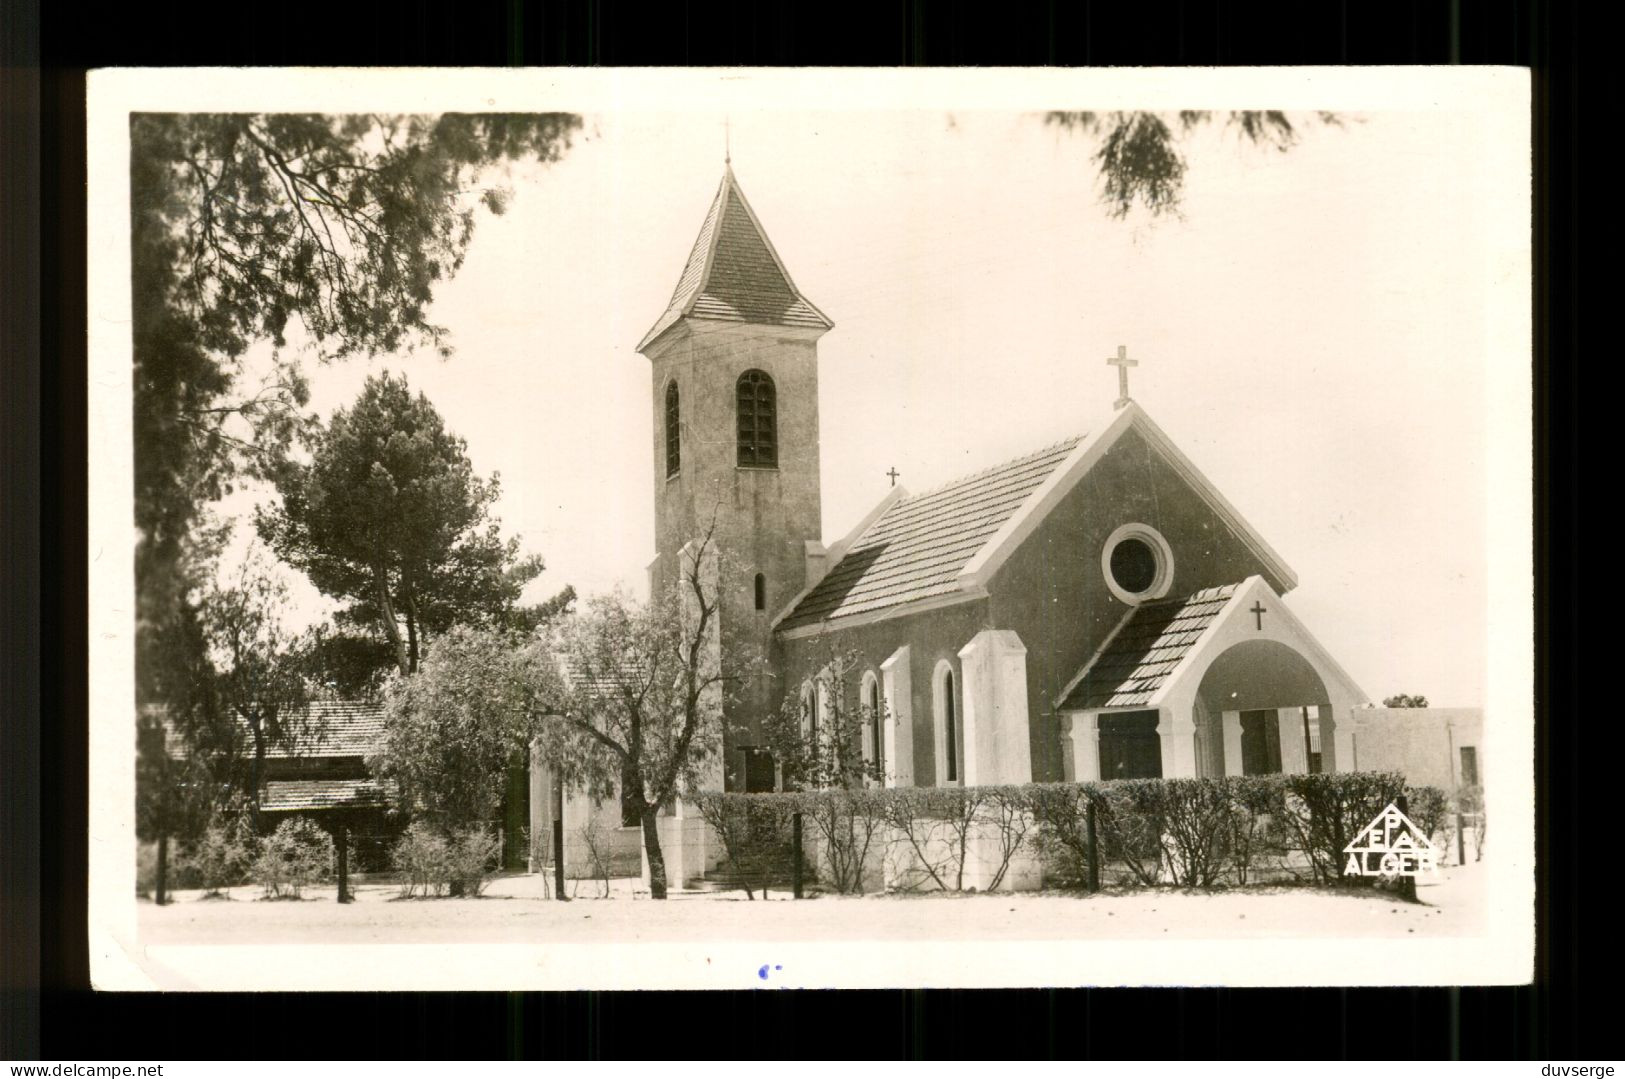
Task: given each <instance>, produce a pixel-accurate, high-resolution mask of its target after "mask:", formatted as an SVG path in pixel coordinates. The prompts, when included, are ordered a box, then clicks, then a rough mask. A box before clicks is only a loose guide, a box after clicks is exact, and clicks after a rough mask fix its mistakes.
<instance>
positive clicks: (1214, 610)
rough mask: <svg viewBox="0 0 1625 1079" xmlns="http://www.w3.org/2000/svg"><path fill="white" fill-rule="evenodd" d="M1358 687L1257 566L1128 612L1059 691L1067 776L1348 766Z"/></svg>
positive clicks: (1338, 768)
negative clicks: (1231, 579)
mask: <svg viewBox="0 0 1625 1079" xmlns="http://www.w3.org/2000/svg"><path fill="white" fill-rule="evenodd" d="M1365 700H1366V697H1365V694H1364V693H1363V692H1362V691H1361V690H1360V687H1359V686H1358V685H1356V684H1355V683H1354V681H1353V680H1352V679H1351V678H1350V677H1349V676H1348V675H1347V673H1345V672H1344V671H1343V669H1342V668H1341V667H1340V666H1338V665H1337V663H1336V661H1334V660H1333V659H1332V658H1331V656H1330V655H1329V654H1328V653H1327V652H1326V650H1325V649H1324V648H1322V647H1321V646H1320V644H1319V642H1317V641H1316V640H1315V639H1314V638H1313V637H1312V636H1310V634H1309V632H1308V630H1306V629H1305V628H1304V626H1303V624H1302V623H1301V622H1299V621H1298V620H1297V618H1296V617H1295V616H1294V615H1293V614H1292V613H1291V612H1290V611H1289V610H1288V609H1287V607H1286V604H1285V603H1283V602H1282V601H1281V598H1280V597H1279V596H1277V595H1276V594H1275V592H1274V591H1273V590H1272V589H1271V588H1270V587H1269V585H1268V584H1267V583H1266V582H1265V581H1264V580H1263V579H1262V578H1260V577H1250V578H1248V579H1247V580H1246V581H1243V582H1241V583H1239V584H1235V585H1226V586H1223V587H1221V588H1212V589H1205V590H1203V591H1201V592H1198V593H1196V594H1194V595H1192V596H1189V597H1187V598H1185V599H1181V600H1173V601H1169V602H1166V603H1155V604H1145V605H1143V606H1140V607H1137V608H1136V609H1135V610H1134V611H1132V612H1131V613H1130V614H1129V615H1128V616H1127V617H1126V618H1125V619H1124V621H1123V623H1122V625H1120V626H1119V627H1118V629H1117V631H1116V632H1115V633H1114V634H1113V635H1112V637H1111V638H1110V639H1109V640H1108V641H1107V642H1106V645H1105V646H1104V647H1103V648H1102V649H1101V651H1100V653H1099V655H1097V656H1096V657H1095V658H1094V659H1093V660H1092V661H1091V662H1090V663H1089V664H1088V665H1087V666H1085V667H1084V669H1083V670H1082V671H1080V672H1079V673H1078V675H1077V677H1076V678H1074V679H1073V681H1072V683H1071V684H1070V685H1069V686H1068V687H1067V689H1066V692H1065V693H1064V694H1063V695H1062V697H1061V699H1060V701H1058V702H1057V703H1058V708H1059V711H1060V712H1061V713H1062V714H1063V716H1064V717H1065V720H1064V722H1065V728H1064V729H1065V733H1066V743H1065V747H1064V749H1065V756H1066V775H1067V778H1068V779H1069V780H1074V781H1086V780H1110V779H1135V778H1156V777H1168V778H1172V777H1201V776H1223V775H1266V774H1271V773H1281V772H1319V771H1326V772H1331V771H1350V770H1353V769H1354V768H1356V767H1357V766H1358V762H1357V761H1356V760H1355V753H1354V737H1353V735H1354V729H1355V722H1356V717H1357V709H1358V708H1359V707H1360V706H1361V705H1362V704H1363V703H1364V702H1365Z"/></svg>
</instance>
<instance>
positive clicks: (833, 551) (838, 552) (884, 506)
mask: <svg viewBox="0 0 1625 1079" xmlns="http://www.w3.org/2000/svg"><path fill="white" fill-rule="evenodd" d="M907 495H908V492H907V490H906V489H904V488H902V487H893V488H891V489H890V490H889V491H887V493H886V497H885V498H882V499H881V500H880V501H879V502H877V503H875V507H874V509H872V510H870V511H869V512H868V514H867V515H866V516H865V517H864V518H863V520H861V521H859V522H858V523H857V527H855V528H853V529H852V531H850V532H848V533H847V534H846V535H845V536H844V537H843V538H842V539H841V540H840V542H838V543H836V544H835V545H834V546H832V547H829V548H827V549H826V551H825V555H826V558H825V561H824V575H823V577H820V578H818V580H816V581H813V582H811V583H810V584H808V585H807V586H806V587H805V588H803V589H802V590H801V591H800V592H797V593H796V595H795V598H794V599H792V600H791V601H790V602H789V603H788V604H786V605H785V608H784V610H782V611H780V612H779V613H778V614H777V615H776V616H775V617H774V619H773V621H772V622H771V623H770V626H771V628H773V629H775V630H776V629H778V628H779V623H780V622H782V621H784V620H785V619H786V618H789V617H790V615H791V613H792V612H794V611H795V609H796V608H797V607H799V606H801V601H802V600H804V599H806V598H807V597H808V596H810V595H811V594H812V590H813V589H815V588H817V587H818V586H819V585H820V584H821V583H823V580H824V577H828V576H829V571H830V570H832V569H834V568H835V567H836V566H838V565H840V564H841V559H843V558H845V557H846V552H847V551H849V550H851V549H852V545H853V544H854V543H856V542H857V541H858V539H859V538H860V537H861V536H862V535H863V534H864V533H865V532H867V531H869V526H870V525H873V524H874V523H875V522H876V521H878V520H880V518H881V517H883V516H884V515H885V513H886V511H887V510H889V509H891V508H892V507H893V506H895V505H896V504H897V501H898V500H899V499H901V498H905V497H907ZM794 632H795V631H794V630H791V631H790V633H786V634H785V636H790V634H791V633H794Z"/></svg>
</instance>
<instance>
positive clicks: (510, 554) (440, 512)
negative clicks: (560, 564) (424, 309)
mask: <svg viewBox="0 0 1625 1079" xmlns="http://www.w3.org/2000/svg"><path fill="white" fill-rule="evenodd" d="M309 441H310V444H311V454H312V456H311V460H310V462H309V463H308V464H307V463H302V462H297V461H289V462H287V463H285V464H284V465H283V466H282V467H280V468H279V469H278V470H277V472H276V485H277V490H278V491H279V492H280V493H281V495H282V504H281V506H280V507H278V508H274V509H271V510H269V511H263V512H262V513H261V514H260V517H259V528H260V534H261V535H262V536H263V537H264V538H265V539H266V541H267V542H269V543H270V544H271V546H272V547H273V548H274V549H275V550H276V552H277V554H278V555H279V556H280V557H281V558H282V559H283V560H284V561H286V562H287V563H288V564H289V565H292V566H295V567H297V568H298V569H300V570H303V571H304V573H305V574H306V575H307V576H308V577H309V578H310V580H311V582H312V583H313V584H315V586H316V587H317V588H319V589H321V591H322V592H324V593H326V594H327V595H329V596H333V597H335V598H338V599H343V600H348V601H349V606H348V608H347V609H346V610H345V611H344V612H343V614H342V616H341V620H342V621H344V622H346V623H348V624H351V625H359V626H370V627H375V628H377V629H378V630H379V632H380V633H381V635H382V636H383V638H384V640H386V641H387V642H388V643H389V646H390V649H391V650H392V652H393V654H394V661H395V664H396V666H397V668H398V669H399V670H400V672H401V673H402V674H409V673H411V672H412V671H414V670H416V669H417V666H418V657H419V654H420V650H421V647H422V644H423V640H424V635H425V634H426V633H442V632H444V631H446V630H448V629H450V628H451V627H452V626H454V625H459V624H467V625H491V624H500V623H504V622H506V621H507V620H508V617H509V615H510V613H511V612H512V611H513V609H514V606H515V604H516V602H517V601H518V599H519V594H520V592H521V591H522V590H523V589H524V587H525V585H526V583H528V582H529V581H530V580H532V579H533V578H535V577H536V576H537V575H538V574H539V573H541V570H542V561H541V559H540V558H536V557H528V558H527V557H521V556H520V554H519V541H518V540H517V539H509V540H507V541H504V540H503V539H502V537H501V535H500V534H499V526H498V523H497V522H496V521H495V520H493V519H491V517H490V507H491V504H492V503H493V502H495V501H496V499H497V496H498V494H499V493H500V485H499V482H498V478H497V477H496V476H495V475H493V476H492V477H491V478H490V479H481V478H480V477H479V476H477V475H476V474H475V472H474V466H473V464H472V463H471V462H470V461H469V459H468V452H467V446H466V443H464V441H463V440H462V439H461V438H459V437H458V436H456V435H454V434H452V433H451V432H450V431H448V430H446V427H445V424H444V423H443V421H442V420H441V418H440V414H439V413H438V412H437V411H436V410H435V408H434V406H433V405H432V404H430V403H429V399H428V398H427V397H425V396H424V395H423V394H421V393H419V394H416V395H414V394H413V393H412V392H411V389H410V387H409V386H408V385H407V381H406V378H405V377H404V376H403V377H401V378H398V379H397V378H394V377H392V376H391V375H390V374H389V373H388V372H385V373H384V374H382V375H380V376H376V377H372V378H369V379H367V383H366V385H365V387H364V388H363V389H362V391H361V395H360V397H358V398H357V399H356V402H355V403H354V404H353V405H352V406H351V407H350V408H348V409H340V410H339V411H338V412H336V413H335V414H334V415H333V418H332V421H331V422H330V423H329V424H328V425H327V426H326V428H324V429H318V430H316V431H314V432H313V433H312V434H311V436H310V439H309Z"/></svg>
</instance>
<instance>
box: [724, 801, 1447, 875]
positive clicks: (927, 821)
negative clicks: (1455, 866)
mask: <svg viewBox="0 0 1625 1079" xmlns="http://www.w3.org/2000/svg"><path fill="white" fill-rule="evenodd" d="M1401 795H1406V796H1407V797H1408V798H1409V805H1410V807H1411V809H1412V819H1413V820H1415V821H1416V822H1417V824H1418V826H1419V827H1421V828H1422V829H1424V830H1425V831H1426V832H1427V833H1428V834H1429V836H1431V835H1432V834H1433V833H1434V831H1436V829H1437V827H1438V826H1439V823H1440V822H1441V820H1442V819H1443V817H1444V810H1443V808H1442V807H1444V806H1445V805H1446V804H1447V799H1446V798H1445V796H1444V795H1443V793H1442V792H1440V791H1438V790H1435V789H1434V788H1431V787H1407V785H1406V783H1405V779H1404V777H1403V776H1402V775H1400V774H1399V773H1397V772H1335V773H1323V774H1312V775H1270V776H1225V777H1222V778H1212V779H1127V780H1114V781H1111V782H1106V783H1032V784H1026V785H1023V786H985V787H899V788H892V789H878V788H863V789H853V790H841V789H837V790H822V791H806V792H796V793H780V794H720V793H706V794H701V795H699V796H698V799H697V801H698V804H699V808H700V812H701V814H702V816H704V818H705V819H706V820H707V821H708V822H709V823H710V824H711V826H712V828H713V829H714V830H715V831H716V833H717V835H718V837H719V838H720V840H721V842H722V846H723V851H724V856H725V859H726V863H727V865H728V867H729V869H730V870H731V876H732V877H733V879H734V881H735V883H736V884H737V886H739V887H742V888H744V889H746V891H747V892H752V891H753V890H754V889H756V888H759V887H765V886H766V885H767V884H768V883H769V882H772V881H778V880H782V879H783V878H784V877H785V876H787V875H788V874H789V872H790V870H791V869H792V868H793V866H792V865H791V862H790V858H791V854H790V829H791V821H792V819H793V818H794V816H795V815H796V814H797V813H799V814H801V818H802V828H803V835H804V837H806V839H807V840H808V842H807V843H806V844H805V846H806V849H808V850H812V849H816V851H817V858H816V862H815V863H813V864H810V865H808V866H807V869H808V872H809V876H811V877H814V878H816V879H817V880H818V881H819V882H820V883H822V884H823V885H825V886H827V887H828V888H831V889H833V890H835V891H837V892H841V893H851V892H861V891H864V890H866V888H868V887H870V886H872V885H873V884H874V876H875V874H874V872H873V867H874V865H875V864H876V862H877V860H878V861H880V862H884V863H886V864H888V865H891V866H893V867H894V868H895V867H898V866H901V867H902V868H901V869H900V870H897V871H895V872H893V873H892V874H891V877H892V879H891V882H890V886H891V887H893V888H898V889H903V890H910V889H914V888H930V889H939V890H943V891H963V890H964V888H965V869H966V865H967V862H968V857H967V856H968V852H969V850H970V846H971V843H972V841H973V840H975V839H976V838H977V837H981V841H982V849H983V851H984V853H985V854H987V855H990V860H991V877H990V879H989V880H988V882H987V887H988V888H990V889H995V888H998V887H999V886H1000V885H1001V884H1002V883H1003V880H1004V878H1005V877H1006V876H1007V874H1008V873H1009V871H1010V868H1011V866H1012V864H1013V862H1014V861H1015V859H1016V858H1017V856H1019V855H1021V854H1022V853H1023V852H1026V853H1029V854H1032V855H1036V856H1037V857H1038V858H1039V859H1040V861H1041V863H1042V865H1043V867H1044V877H1045V879H1046V881H1047V882H1049V883H1051V884H1059V885H1063V886H1065V885H1082V884H1084V883H1085V882H1086V881H1088V880H1089V879H1090V877H1091V875H1093V876H1094V877H1096V879H1099V880H1101V881H1104V882H1106V883H1112V882H1117V883H1129V884H1140V885H1157V884H1177V885H1180V886H1183V887H1188V888H1213V887H1219V886H1225V885H1232V884H1233V885H1245V884H1249V883H1256V882H1257V881H1259V880H1261V879H1266V878H1272V879H1274V878H1279V877H1282V876H1287V877H1292V878H1295V879H1301V878H1302V877H1303V876H1304V875H1308V876H1310V877H1312V878H1313V879H1314V880H1316V881H1318V882H1320V883H1332V882H1338V881H1342V880H1343V879H1344V878H1343V877H1342V866H1343V862H1344V854H1343V848H1344V847H1345V846H1346V845H1347V844H1348V843H1349V841H1350V840H1352V839H1353V837H1354V836H1355V835H1357V834H1358V833H1359V831H1360V830H1361V829H1362V828H1364V827H1365V826H1366V825H1367V824H1368V823H1370V822H1371V820H1372V819H1374V818H1375V817H1376V816H1377V814H1378V813H1380V812H1381V811H1382V809H1383V807H1385V806H1386V805H1387V804H1388V803H1389V802H1391V801H1395V800H1397V799H1398V798H1399V797H1400V796H1401ZM1091 810H1093V817H1094V823H1095V842H1094V843H1093V844H1091V843H1090V841H1089V835H1088V827H1089V818H1090V811H1091ZM1091 857H1093V858H1095V859H1096V861H1097V862H1098V864H1097V865H1093V866H1091V865H1090V859H1091ZM866 869H867V870H869V872H867V874H866ZM1091 870H1093V871H1094V873H1093V874H1091ZM1361 882H1362V881H1361V880H1359V879H1357V880H1355V881H1350V882H1349V883H1361Z"/></svg>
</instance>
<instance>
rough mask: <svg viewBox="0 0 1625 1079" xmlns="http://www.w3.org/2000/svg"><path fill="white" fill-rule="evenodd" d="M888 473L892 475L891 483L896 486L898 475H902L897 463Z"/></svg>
mask: <svg viewBox="0 0 1625 1079" xmlns="http://www.w3.org/2000/svg"><path fill="white" fill-rule="evenodd" d="M886 475H888V476H890V477H891V485H892V486H893V487H896V486H897V477H898V476H901V475H902V473H901V472H899V471H897V466H896V465H892V466H891V469H890V470H889V471H888V472H887V473H886Z"/></svg>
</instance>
